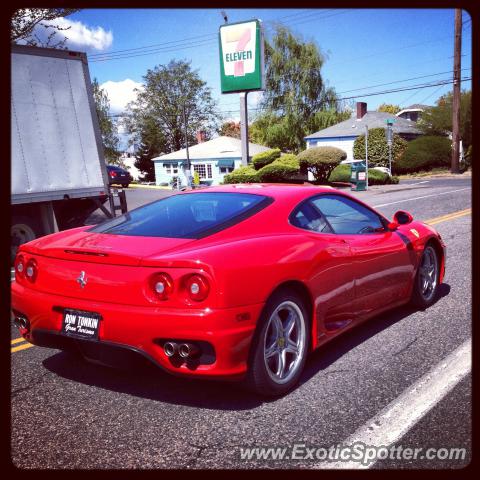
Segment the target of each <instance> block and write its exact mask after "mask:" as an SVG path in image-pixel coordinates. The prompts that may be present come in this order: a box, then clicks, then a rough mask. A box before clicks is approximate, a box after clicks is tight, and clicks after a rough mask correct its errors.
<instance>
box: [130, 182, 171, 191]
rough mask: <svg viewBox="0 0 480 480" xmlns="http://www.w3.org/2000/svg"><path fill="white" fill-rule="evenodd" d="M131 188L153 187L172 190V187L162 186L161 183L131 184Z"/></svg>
mask: <svg viewBox="0 0 480 480" xmlns="http://www.w3.org/2000/svg"><path fill="white" fill-rule="evenodd" d="M130 188H152V189H154V190H171V187H161V186H160V185H139V184H134V183H131V184H130Z"/></svg>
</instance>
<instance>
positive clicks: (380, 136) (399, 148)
mask: <svg viewBox="0 0 480 480" xmlns="http://www.w3.org/2000/svg"><path fill="white" fill-rule="evenodd" d="M407 143H408V142H407V141H406V140H404V139H403V138H402V137H400V136H399V135H397V134H396V133H394V134H393V144H392V170H394V167H395V162H396V161H397V160H398V158H399V157H400V156H401V155H402V153H403V152H404V151H405V149H406V148H407ZM353 156H354V158H358V159H361V158H365V135H360V136H359V137H357V138H356V140H355V142H354V144H353ZM368 165H369V166H370V165H371V166H374V167H388V144H387V137H386V130H385V129H384V128H372V129H371V130H369V131H368Z"/></svg>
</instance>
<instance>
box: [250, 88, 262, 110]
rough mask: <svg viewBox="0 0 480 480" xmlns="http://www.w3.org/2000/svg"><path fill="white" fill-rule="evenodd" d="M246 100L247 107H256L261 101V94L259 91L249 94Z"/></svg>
mask: <svg viewBox="0 0 480 480" xmlns="http://www.w3.org/2000/svg"><path fill="white" fill-rule="evenodd" d="M247 99H248V106H249V107H257V106H258V105H259V104H260V102H261V101H262V99H263V92H262V91H261V90H259V91H257V92H249V93H248V96H247Z"/></svg>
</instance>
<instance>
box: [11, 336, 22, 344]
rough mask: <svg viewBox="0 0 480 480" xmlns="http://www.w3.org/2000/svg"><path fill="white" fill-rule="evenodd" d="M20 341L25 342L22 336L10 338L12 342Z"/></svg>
mask: <svg viewBox="0 0 480 480" xmlns="http://www.w3.org/2000/svg"><path fill="white" fill-rule="evenodd" d="M20 342H25V339H24V338H23V337H19V338H15V339H14V340H12V344H14V343H20Z"/></svg>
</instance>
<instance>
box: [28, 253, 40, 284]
mask: <svg viewBox="0 0 480 480" xmlns="http://www.w3.org/2000/svg"><path fill="white" fill-rule="evenodd" d="M37 275H38V267H37V262H36V261H35V260H34V259H33V258H31V259H30V260H29V261H28V262H27V264H26V266H25V277H26V278H27V280H30V282H34V281H35V280H36V279H37Z"/></svg>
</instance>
